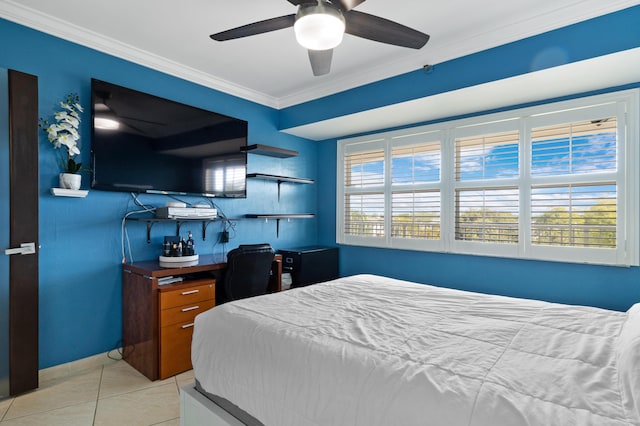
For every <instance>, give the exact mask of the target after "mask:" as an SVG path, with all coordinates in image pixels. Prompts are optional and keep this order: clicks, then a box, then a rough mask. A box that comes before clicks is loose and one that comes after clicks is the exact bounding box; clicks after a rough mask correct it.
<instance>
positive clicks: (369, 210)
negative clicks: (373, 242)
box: [344, 192, 385, 237]
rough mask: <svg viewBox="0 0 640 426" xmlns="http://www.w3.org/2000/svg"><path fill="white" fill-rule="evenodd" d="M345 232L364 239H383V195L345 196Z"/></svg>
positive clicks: (359, 194) (378, 193) (362, 194)
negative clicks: (364, 237)
mask: <svg viewBox="0 0 640 426" xmlns="http://www.w3.org/2000/svg"><path fill="white" fill-rule="evenodd" d="M344 205H345V212H344V215H345V232H346V233H347V234H351V235H360V236H366V237H384V235H385V232H384V193H382V192H377V193H376V192H373V193H358V194H346V195H345V203H344Z"/></svg>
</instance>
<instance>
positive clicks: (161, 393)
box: [94, 381, 180, 426]
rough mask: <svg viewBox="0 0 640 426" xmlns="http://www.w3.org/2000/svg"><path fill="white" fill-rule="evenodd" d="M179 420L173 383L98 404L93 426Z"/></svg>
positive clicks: (130, 424)
mask: <svg viewBox="0 0 640 426" xmlns="http://www.w3.org/2000/svg"><path fill="white" fill-rule="evenodd" d="M179 417H180V398H179V394H178V389H177V387H176V384H175V381H174V382H173V383H167V384H163V385H159V386H152V387H150V388H147V389H143V390H139V391H135V392H130V393H125V394H120V395H116V396H112V397H109V398H104V399H100V400H98V406H97V409H96V418H95V423H94V425H96V426H111V425H113V426H121V425H127V426H136V425H140V426H148V425H154V424H157V423H161V422H165V421H167V420H172V419H176V418H179Z"/></svg>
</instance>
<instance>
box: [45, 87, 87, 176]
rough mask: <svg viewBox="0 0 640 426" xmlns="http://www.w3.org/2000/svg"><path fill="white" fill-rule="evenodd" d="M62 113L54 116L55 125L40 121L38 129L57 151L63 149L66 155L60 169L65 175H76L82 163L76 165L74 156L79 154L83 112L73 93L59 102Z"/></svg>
mask: <svg viewBox="0 0 640 426" xmlns="http://www.w3.org/2000/svg"><path fill="white" fill-rule="evenodd" d="M60 106H61V107H62V108H63V110H62V111H58V112H56V113H55V114H54V116H53V117H54V118H55V120H56V122H57V123H53V124H49V122H48V121H47V120H43V119H42V118H41V119H40V127H41V128H42V130H44V131H45V132H46V133H47V139H49V142H51V143H52V144H53V147H54V148H56V149H58V148H61V147H62V146H64V147H65V151H66V155H64V154H62V158H61V163H62V169H63V171H64V172H66V173H77V172H78V171H79V170H80V168H81V167H82V163H76V162H75V160H74V159H73V157H74V156H76V155H79V154H80V147H79V146H78V142H79V141H80V133H78V127H80V121H81V120H80V113H81V112H84V110H83V109H82V106H81V105H80V102H79V97H78V95H77V94H75V93H70V94H69V95H67V99H66V100H65V101H63V102H60Z"/></svg>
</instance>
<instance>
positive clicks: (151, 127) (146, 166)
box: [91, 79, 248, 198]
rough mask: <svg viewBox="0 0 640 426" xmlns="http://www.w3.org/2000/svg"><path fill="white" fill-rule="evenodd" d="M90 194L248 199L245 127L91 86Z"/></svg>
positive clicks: (148, 97)
mask: <svg viewBox="0 0 640 426" xmlns="http://www.w3.org/2000/svg"><path fill="white" fill-rule="evenodd" d="M91 99H92V108H91V135H92V139H91V169H92V177H91V187H92V188H94V189H101V190H107V191H125V192H138V193H139V192H147V193H161V194H193V195H203V196H207V197H221V198H245V197H246V174H247V173H246V172H247V154H246V152H243V151H241V148H243V147H246V146H247V132H248V123H247V122H246V121H244V120H239V119H236V118H232V117H228V116H226V115H222V114H218V113H215V112H211V111H207V110H204V109H200V108H196V107H193V106H189V105H185V104H182V103H179V102H175V101H171V100H169V99H163V98H160V97H158V96H154V95H150V94H147V93H143V92H139V91H136V90H132V89H128V88H125V87H121V86H117V85H115V84H111V83H107V82H104V81H100V80H96V79H92V80H91Z"/></svg>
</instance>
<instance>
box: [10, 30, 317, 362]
mask: <svg viewBox="0 0 640 426" xmlns="http://www.w3.org/2000/svg"><path fill="white" fill-rule="evenodd" d="M0 40H3V42H2V53H1V54H0V67H4V68H11V69H16V70H19V71H22V72H26V73H30V74H34V75H36V76H38V84H39V116H41V117H47V118H49V117H51V115H52V113H53V111H54V110H55V109H56V108H57V103H58V102H59V101H61V100H63V99H64V98H65V96H66V95H67V94H68V93H69V92H77V93H78V94H79V95H80V99H81V104H82V105H83V106H84V108H85V114H84V117H83V118H84V120H83V122H82V128H81V136H82V137H81V144H82V154H81V159H82V161H83V163H85V164H89V146H90V133H91V131H90V112H89V111H90V82H91V78H97V79H100V80H104V81H109V82H112V83H115V84H119V85H122V86H126V87H130V88H133V89H136V90H140V91H143V92H147V93H152V94H155V95H158V96H161V97H165V98H170V99H173V100H176V101H179V102H183V103H186V104H189V105H194V106H197V107H200V108H204V109H208V110H211V111H216V112H220V113H222V114H226V115H231V116H235V117H238V118H241V119H244V120H247V121H249V143H250V144H252V143H261V144H268V145H273V146H278V147H282V148H287V149H294V150H297V151H299V153H300V155H299V156H298V157H294V158H289V159H277V158H272V157H264V156H258V155H249V163H248V172H250V173H253V172H263V173H271V174H281V175H290V176H295V177H304V178H311V179H317V168H316V156H317V144H316V143H315V142H312V141H308V140H305V139H301V138H297V137H294V136H290V135H286V134H283V133H280V132H278V131H277V129H276V123H277V111H275V110H273V109H271V108H267V107H264V106H261V105H258V104H255V103H252V102H249V101H246V100H243V99H239V98H236V97H233V96H229V95H226V94H224V93H220V92H217V91H214V90H210V89H207V88H204V87H201V86H198V85H196V84H193V83H189V82H186V81H184V80H180V79H177V78H174V77H170V76H168V75H166V74H163V73H160V72H157V71H153V70H150V69H148V68H145V67H142V66H138V65H135V64H132V63H130V62H127V61H124V60H120V59H117V58H114V57H112V56H109V55H105V54H102V53H99V52H96V51H94V50H91V49H88V48H85V47H81V46H79V45H76V44H73V43H69V42H66V41H63V40H61V39H58V38H55V37H51V36H48V35H45V34H43V33H40V32H37V31H33V30H31V29H28V28H25V27H22V26H19V25H16V24H13V23H10V22H8V21H4V20H0ZM57 174H58V168H57V163H56V152H55V150H54V149H53V148H52V146H51V144H50V143H49V142H48V141H47V140H46V137H45V135H44V134H42V137H41V140H40V244H41V246H42V248H41V251H40V367H41V368H45V367H49V366H52V365H57V364H60V363H64V362H68V361H72V360H76V359H79V358H83V357H86V356H89V355H93V354H97V353H102V352H106V351H108V350H110V349H112V348H114V347H116V346H118V342H119V340H120V338H121V327H122V321H121V306H122V305H121V276H120V273H121V272H120V271H121V259H122V254H121V243H120V241H121V219H122V217H123V215H124V214H125V213H126V212H127V211H130V210H133V209H136V207H135V206H134V205H133V203H132V202H131V197H130V196H129V194H127V193H114V192H104V191H90V193H89V195H88V197H87V198H84V199H77V198H66V197H54V196H52V195H50V193H49V189H50V188H51V187H55V186H58V185H57ZM88 183H89V176H88V174H85V176H84V177H83V189H85V188H87V187H88ZM247 193H248V197H247V198H246V199H242V200H237V199H236V200H223V199H218V200H216V204H217V205H218V206H219V207H220V208H221V209H222V210H223V211H224V213H225V214H226V215H227V216H228V217H229V218H232V219H233V218H239V219H238V220H237V221H236V227H235V232H234V231H232V232H231V237H232V239H231V241H230V243H229V244H227V245H226V251H228V250H230V249H231V248H233V247H236V246H237V245H238V244H243V243H255V242H269V243H271V244H272V245H273V246H274V247H275V248H287V247H296V246H302V245H309V244H314V243H315V242H316V240H317V225H316V220H315V219H304V220H293V221H291V222H287V221H282V223H281V224H280V236H279V238H276V225H275V222H273V221H271V222H269V223H265V222H263V221H261V220H255V219H243V218H242V216H243V215H244V214H246V213H280V212H282V213H315V212H316V198H317V190H316V187H315V186H314V185H295V184H286V183H285V184H283V185H282V195H281V198H280V202H278V200H277V187H276V183H275V182H270V181H261V180H250V181H249V182H248V188H247ZM141 199H142V201H144V202H145V203H147V204H154V205H164V204H165V203H166V201H167V200H168V199H167V198H166V197H164V196H156V195H154V196H152V195H143V196H142V197H141ZM185 199H186V200H187V201H197V200H198V199H197V198H189V197H185ZM192 228H193V229H192V231H193V233H194V237H195V238H196V245H197V249H198V252H199V253H214V254H220V255H222V253H223V250H224V249H225V247H223V246H222V245H220V244H218V245H217V246H215V247H214V241H215V240H216V236H217V234H218V233H219V232H220V230H221V224H220V223H214V224H211V225H210V226H209V227H208V229H207V240H206V241H202V240H201V239H200V236H201V231H200V224H199V223H198V224H194V226H193V227H192ZM189 229H190V227H188V226H187V225H184V227H183V228H182V230H183V232H186V231H187V230H189ZM127 230H128V233H129V236H130V241H131V245H132V249H133V256H134V260H147V259H153V258H156V257H157V256H158V255H159V254H160V242H161V240H162V237H163V236H164V235H172V234H174V233H175V226H174V225H171V224H167V225H164V224H156V225H155V226H154V227H153V229H152V237H153V238H152V242H151V244H147V243H146V226H145V225H144V224H142V223H130V224H129V225H127ZM221 258H222V256H221Z"/></svg>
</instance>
